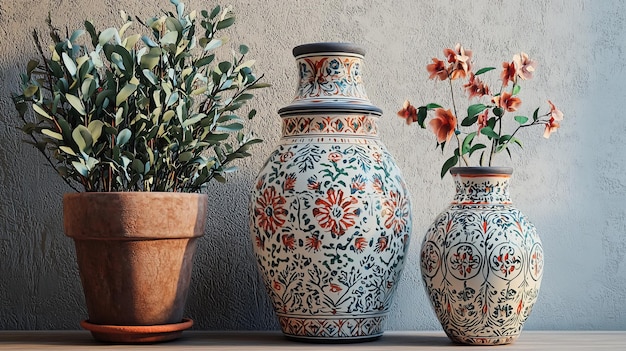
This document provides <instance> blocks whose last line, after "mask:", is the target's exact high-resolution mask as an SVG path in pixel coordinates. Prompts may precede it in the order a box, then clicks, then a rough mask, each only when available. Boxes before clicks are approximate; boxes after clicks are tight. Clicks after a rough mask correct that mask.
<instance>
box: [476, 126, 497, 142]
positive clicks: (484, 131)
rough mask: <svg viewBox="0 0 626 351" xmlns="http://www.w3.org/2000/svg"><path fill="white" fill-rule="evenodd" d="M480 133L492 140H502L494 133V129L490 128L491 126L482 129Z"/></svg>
mask: <svg viewBox="0 0 626 351" xmlns="http://www.w3.org/2000/svg"><path fill="white" fill-rule="evenodd" d="M480 133H481V134H483V135H486V136H487V137H489V138H490V139H496V140H498V139H499V138H500V136H499V135H498V133H496V132H494V131H493V129H492V128H491V127H489V126H487V127H483V128H481V129H480Z"/></svg>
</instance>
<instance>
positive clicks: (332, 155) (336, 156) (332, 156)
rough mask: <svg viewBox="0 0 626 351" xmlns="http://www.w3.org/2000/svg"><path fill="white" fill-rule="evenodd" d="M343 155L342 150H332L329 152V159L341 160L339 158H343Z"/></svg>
mask: <svg viewBox="0 0 626 351" xmlns="http://www.w3.org/2000/svg"><path fill="white" fill-rule="evenodd" d="M342 157H343V156H342V155H341V153H340V152H331V153H329V154H328V160H329V161H330V162H335V163H336V162H339V160H341V158H342Z"/></svg>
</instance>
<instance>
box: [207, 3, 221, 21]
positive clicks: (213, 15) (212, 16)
mask: <svg viewBox="0 0 626 351" xmlns="http://www.w3.org/2000/svg"><path fill="white" fill-rule="evenodd" d="M220 11H222V8H221V7H220V6H219V5H217V6H216V7H215V8H213V11H211V15H209V19H214V18H215V16H217V15H219V13H220Z"/></svg>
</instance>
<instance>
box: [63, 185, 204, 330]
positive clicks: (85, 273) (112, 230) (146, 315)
mask: <svg viewBox="0 0 626 351" xmlns="http://www.w3.org/2000/svg"><path fill="white" fill-rule="evenodd" d="M207 198H208V196H207V195H206V194H186V193H148V192H146V193H141V192H128V193H74V194H66V195H65V196H64V198H63V221H64V226H65V233H66V235H67V236H69V237H71V238H73V239H74V242H75V245H76V256H77V260H78V268H79V271H80V277H81V281H82V285H83V290H84V293H85V301H86V303H87V310H88V313H89V323H91V324H94V325H117V326H147V325H167V324H172V325H177V324H180V323H181V322H183V312H184V308H185V304H186V300H187V292H188V290H189V282H190V279H191V271H192V266H193V256H194V253H195V251H196V246H197V243H196V239H197V238H199V237H200V236H202V235H203V233H204V227H205V222H206V210H207ZM160 331H161V332H162V330H160ZM94 337H96V338H97V339H103V338H102V337H98V336H96V334H95V333H94ZM107 341H115V340H107ZM121 341H124V340H121Z"/></svg>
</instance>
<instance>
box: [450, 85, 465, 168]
mask: <svg viewBox="0 0 626 351" xmlns="http://www.w3.org/2000/svg"><path fill="white" fill-rule="evenodd" d="M448 83H449V84H448V85H449V86H450V96H451V97H452V109H453V110H454V116H455V117H456V119H457V122H456V123H457V124H458V123H459V122H458V116H459V115H458V114H457V112H456V103H455V102H454V89H452V79H450V74H448ZM457 129H458V128H457V126H456V125H455V126H454V136H455V137H456V142H457V144H458V147H459V155H461V158H460V159H459V165H461V160H463V163H465V166H469V160H468V159H467V156H466V155H465V154H463V150H462V145H463V144H461V138H459V135H458V134H457V133H456V131H457Z"/></svg>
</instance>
